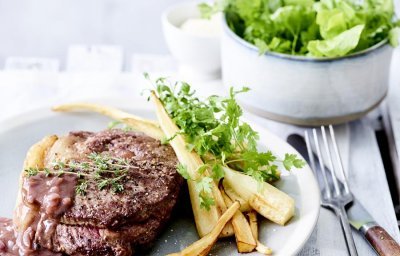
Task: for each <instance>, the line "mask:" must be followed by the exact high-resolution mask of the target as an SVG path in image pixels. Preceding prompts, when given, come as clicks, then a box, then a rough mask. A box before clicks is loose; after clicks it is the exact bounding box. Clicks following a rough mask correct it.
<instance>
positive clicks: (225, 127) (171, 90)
mask: <svg viewBox="0 0 400 256" xmlns="http://www.w3.org/2000/svg"><path fill="white" fill-rule="evenodd" d="M155 87H156V91H157V94H158V97H159V99H160V101H161V102H162V103H163V105H164V108H165V110H166V111H167V113H168V114H169V116H170V117H171V118H172V120H173V121H174V122H175V124H176V125H177V126H178V128H179V129H180V131H179V134H181V135H184V137H185V139H186V142H187V147H188V148H189V149H190V150H194V151H195V152H197V153H198V154H199V155H200V157H201V158H202V160H203V162H204V165H203V166H200V167H199V168H198V170H197V172H198V173H200V174H204V173H205V170H206V169H208V170H209V174H210V175H209V176H207V175H206V176H204V175H203V176H201V175H200V178H199V179H198V180H195V181H196V182H197V186H196V189H197V191H198V193H199V196H200V201H201V206H202V207H204V208H206V209H208V208H209V207H210V206H211V205H213V204H214V201H213V199H212V197H211V186H210V183H211V182H213V181H218V180H220V179H221V178H223V177H224V167H226V166H228V167H231V168H233V169H235V170H238V171H241V172H243V173H245V174H247V175H249V176H251V177H253V178H254V179H256V180H258V181H260V182H274V181H277V180H279V178H280V171H279V170H278V169H279V168H278V165H280V166H282V167H283V168H285V169H286V170H290V169H292V168H293V167H295V168H301V167H303V165H304V162H303V161H302V160H300V159H298V158H297V156H296V155H291V154H286V155H285V156H284V159H283V160H279V159H278V157H277V156H275V155H274V154H273V153H272V152H271V151H267V152H261V151H259V150H258V149H257V144H258V140H259V135H258V133H257V132H256V131H254V130H253V129H252V128H251V127H250V125H249V124H247V123H246V122H243V121H241V120H240V117H241V116H242V114H243V111H242V108H241V107H240V106H239V105H238V104H237V102H236V99H235V96H236V95H237V94H239V93H243V92H247V91H248V90H249V89H248V88H243V89H241V90H238V91H235V90H234V89H233V88H231V90H230V94H229V97H227V98H224V97H219V96H210V97H208V98H207V99H205V100H204V101H202V100H200V99H199V98H197V97H196V96H195V92H194V91H193V90H191V88H190V85H189V84H187V83H185V82H177V83H176V84H174V85H171V84H170V83H169V82H168V81H167V80H166V79H164V78H159V79H157V80H156V81H155ZM173 138H174V137H172V138H168V139H167V140H166V142H168V141H169V140H172V139H173ZM177 169H178V172H179V173H180V174H181V175H182V177H184V178H185V179H192V177H190V175H189V173H188V171H187V170H186V168H185V166H183V165H178V168H177Z"/></svg>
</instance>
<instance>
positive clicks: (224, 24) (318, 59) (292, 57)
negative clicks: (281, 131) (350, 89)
mask: <svg viewBox="0 0 400 256" xmlns="http://www.w3.org/2000/svg"><path fill="white" fill-rule="evenodd" d="M222 31H223V32H225V33H226V34H228V36H229V37H231V38H232V39H233V40H234V41H236V42H237V43H239V44H241V45H243V46H245V47H246V48H248V49H250V50H252V51H254V52H256V53H258V49H257V47H256V46H255V45H253V44H252V43H249V42H247V41H246V40H244V39H243V38H241V37H240V36H238V35H237V34H236V33H235V32H234V31H233V30H231V28H230V27H229V26H228V23H227V19H226V14H224V15H223V17H222ZM388 42H389V40H388V38H385V39H383V40H382V41H380V42H379V43H377V44H375V45H373V46H371V47H369V48H367V49H364V50H362V51H359V52H355V53H352V54H349V55H345V56H340V57H310V56H303V55H291V54H286V53H279V52H273V51H267V52H265V53H264V54H262V55H263V56H272V57H275V58H280V59H288V60H295V61H301V62H331V61H335V60H344V59H352V58H357V57H361V56H364V55H367V54H369V53H371V52H374V51H375V50H377V49H380V48H383V47H384V46H388V45H389V44H388ZM260 57H261V55H260Z"/></svg>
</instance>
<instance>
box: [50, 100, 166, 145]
mask: <svg viewBox="0 0 400 256" xmlns="http://www.w3.org/2000/svg"><path fill="white" fill-rule="evenodd" d="M52 109H53V111H58V112H70V111H83V110H86V111H91V112H96V113H99V114H102V115H105V116H108V117H111V118H113V119H115V120H118V121H120V122H122V123H124V124H126V125H128V126H129V127H131V128H132V129H134V130H137V131H140V132H143V133H145V134H147V135H148V136H150V137H153V138H155V139H158V140H161V139H163V138H164V137H165V135H164V133H163V131H162V130H161V128H160V126H159V125H158V123H157V122H154V121H152V120H148V119H145V118H142V117H139V116H135V115H132V114H129V113H126V112H124V111H121V110H119V109H116V108H113V107H108V106H103V105H99V104H92V103H71V104H64V105H59V106H55V107H53V108H52Z"/></svg>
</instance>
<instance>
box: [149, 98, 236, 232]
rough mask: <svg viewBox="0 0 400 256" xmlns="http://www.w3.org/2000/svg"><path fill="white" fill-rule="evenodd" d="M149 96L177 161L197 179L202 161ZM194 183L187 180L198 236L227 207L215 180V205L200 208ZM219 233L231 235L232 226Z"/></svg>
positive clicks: (213, 184) (214, 223) (211, 225)
mask: <svg viewBox="0 0 400 256" xmlns="http://www.w3.org/2000/svg"><path fill="white" fill-rule="evenodd" d="M151 98H152V100H153V102H154V104H155V106H156V113H157V118H158V121H159V122H160V126H161V128H162V130H163V132H164V133H165V135H166V136H167V138H172V137H173V139H172V140H171V141H170V145H171V146H172V148H173V149H174V151H175V154H176V156H177V158H178V160H179V162H180V163H181V164H182V165H184V166H185V167H186V169H187V170H188V173H189V175H190V177H191V179H193V180H196V179H198V178H199V177H200V174H199V173H198V172H197V170H198V168H199V167H200V166H202V165H203V161H202V160H201V158H200V156H199V155H198V154H197V153H195V152H193V151H189V150H188V149H187V147H186V141H185V138H184V137H183V136H182V135H179V134H178V132H179V128H178V127H177V126H176V124H175V123H174V122H173V121H172V119H171V118H170V117H169V115H168V113H167V112H166V111H165V109H164V106H163V105H162V103H161V102H160V100H159V99H158V97H157V96H156V95H155V93H154V92H152V93H151ZM206 172H207V171H206ZM195 185H196V183H195V182H194V181H191V180H189V181H188V187H189V194H190V201H191V204H192V210H193V215H194V219H195V222H196V227H197V232H198V233H199V236H200V237H203V236H205V235H207V234H208V233H210V232H211V230H212V229H213V228H214V226H215V225H216V223H217V221H218V218H219V216H221V215H222V213H223V212H225V211H226V209H227V207H226V205H225V202H224V200H223V198H222V195H221V192H220V191H219V189H218V187H217V185H216V184H215V182H212V192H213V193H212V195H213V198H214V200H215V205H211V207H210V209H209V210H206V209H203V208H201V207H200V201H199V195H198V192H197V191H196V187H195ZM221 235H222V236H230V235H233V228H232V226H229V225H227V228H225V229H224V230H223V232H222V233H221Z"/></svg>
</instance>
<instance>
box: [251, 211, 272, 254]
mask: <svg viewBox="0 0 400 256" xmlns="http://www.w3.org/2000/svg"><path fill="white" fill-rule="evenodd" d="M247 216H248V217H249V223H250V228H251V232H252V233H253V237H254V239H255V240H256V243H257V247H256V251H258V252H259V253H262V254H265V255H271V254H272V250H271V249H270V248H268V247H267V246H265V245H263V244H262V243H261V242H260V241H258V223H257V212H255V211H251V212H249V213H247Z"/></svg>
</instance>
